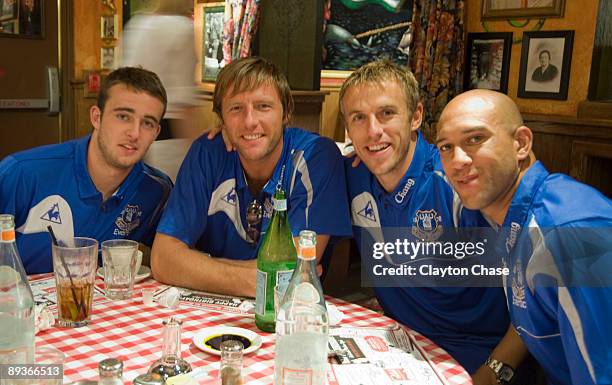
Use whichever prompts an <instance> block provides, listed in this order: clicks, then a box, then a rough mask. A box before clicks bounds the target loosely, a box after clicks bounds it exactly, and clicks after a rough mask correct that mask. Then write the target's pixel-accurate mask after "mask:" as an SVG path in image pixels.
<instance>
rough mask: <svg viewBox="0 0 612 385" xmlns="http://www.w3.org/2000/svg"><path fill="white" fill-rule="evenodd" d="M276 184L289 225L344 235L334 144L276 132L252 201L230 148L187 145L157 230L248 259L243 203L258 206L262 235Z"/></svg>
mask: <svg viewBox="0 0 612 385" xmlns="http://www.w3.org/2000/svg"><path fill="white" fill-rule="evenodd" d="M277 185H280V186H282V188H283V189H284V190H285V192H286V194H287V210H288V214H289V225H290V226H291V230H292V232H293V235H294V236H297V235H298V234H299V232H300V231H301V230H304V229H308V230H313V231H315V232H316V233H317V234H327V235H331V236H332V238H331V239H330V244H331V243H333V240H334V238H335V237H345V236H350V234H351V226H350V219H349V214H348V204H347V202H346V199H345V197H346V186H345V183H344V168H343V166H342V157H341V155H340V152H339V150H338V148H337V147H336V144H335V143H334V142H332V141H331V140H329V139H327V138H323V137H319V136H318V135H315V134H313V133H310V132H306V131H304V130H301V129H298V128H286V129H284V132H283V151H282V154H281V158H280V160H279V162H278V163H277V165H276V167H275V169H274V172H273V174H272V177H271V178H270V180H269V181H268V182H267V183H266V185H265V186H264V188H263V191H262V193H261V196H259V197H253V196H252V195H251V192H250V190H249V188H248V186H247V182H246V179H245V175H244V171H243V169H242V165H241V163H240V159H239V157H238V153H237V152H235V151H232V152H227V151H226V149H225V145H224V144H223V139H222V138H221V137H220V136H217V137H216V138H215V139H213V140H209V139H207V138H206V136H202V137H200V138H198V139H197V140H196V141H194V142H193V144H192V146H191V148H190V149H189V152H188V153H187V156H186V157H185V160H184V161H183V164H182V165H181V169H180V171H179V174H178V176H177V179H176V186H175V188H174V190H173V191H172V194H171V195H170V199H169V200H168V207H167V208H166V210H165V211H164V214H163V216H162V219H161V222H160V224H159V227H158V229H157V231H158V232H160V233H163V234H166V235H170V236H172V237H174V238H176V239H179V240H181V241H182V242H184V243H185V244H187V245H188V246H189V247H190V248H195V249H197V250H200V251H204V252H207V253H209V254H210V255H212V256H215V257H223V258H229V259H241V260H246V259H253V258H256V257H257V248H256V247H253V246H251V245H250V244H249V243H248V241H247V239H248V238H247V234H246V229H247V221H246V209H247V205H248V204H249V203H250V202H252V201H253V199H254V198H255V199H257V200H258V201H259V202H260V203H262V206H263V209H264V212H263V221H262V225H261V226H262V235H261V236H260V237H259V241H260V242H261V239H262V238H263V234H264V233H265V230H266V229H267V226H268V224H269V221H270V218H271V216H272V203H271V197H272V196H273V195H274V191H275V189H276V186H277Z"/></svg>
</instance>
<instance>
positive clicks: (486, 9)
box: [482, 0, 565, 20]
mask: <svg viewBox="0 0 612 385" xmlns="http://www.w3.org/2000/svg"><path fill="white" fill-rule="evenodd" d="M564 12H565V0H483V2H482V19H483V20H490V19H521V18H530V17H563V13H564Z"/></svg>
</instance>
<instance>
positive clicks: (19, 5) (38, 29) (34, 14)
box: [0, 0, 44, 38]
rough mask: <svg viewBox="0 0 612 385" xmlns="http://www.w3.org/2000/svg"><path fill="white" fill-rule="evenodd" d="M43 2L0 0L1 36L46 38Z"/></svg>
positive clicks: (36, 0)
mask: <svg viewBox="0 0 612 385" xmlns="http://www.w3.org/2000/svg"><path fill="white" fill-rule="evenodd" d="M43 16H44V13H43V2H42V1H41V0H0V36H5V37H25V38H43V37H44V23H43V20H44V17H43Z"/></svg>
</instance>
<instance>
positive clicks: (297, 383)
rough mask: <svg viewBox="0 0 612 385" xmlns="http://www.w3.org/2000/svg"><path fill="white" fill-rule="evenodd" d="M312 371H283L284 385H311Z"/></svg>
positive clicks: (285, 369) (284, 369) (283, 369)
mask: <svg viewBox="0 0 612 385" xmlns="http://www.w3.org/2000/svg"><path fill="white" fill-rule="evenodd" d="M312 377H313V370H312V369H290V368H282V369H281V384H282V385H310V384H312V379H313V378H312Z"/></svg>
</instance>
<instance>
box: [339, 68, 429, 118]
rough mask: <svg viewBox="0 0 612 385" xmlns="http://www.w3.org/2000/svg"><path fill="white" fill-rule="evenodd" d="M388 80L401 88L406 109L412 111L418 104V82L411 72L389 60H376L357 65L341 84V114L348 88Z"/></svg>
mask: <svg viewBox="0 0 612 385" xmlns="http://www.w3.org/2000/svg"><path fill="white" fill-rule="evenodd" d="M390 80H393V81H395V82H396V83H397V84H398V85H399V86H400V87H401V88H402V90H403V91H404V96H405V97H406V103H407V104H408V110H409V111H410V112H411V113H413V112H414V111H415V110H416V108H417V105H418V104H419V84H418V83H417V81H416V79H415V77H414V75H413V74H412V72H411V71H410V70H408V69H405V68H403V67H400V66H399V65H397V64H395V63H393V62H392V61H390V60H377V61H373V62H371V63H368V64H365V65H363V66H361V67H359V68H358V69H357V70H355V71H354V72H353V73H352V74H351V76H349V77H348V78H347V79H346V80H345V81H344V83H343V84H342V87H341V88H340V102H339V103H340V112H342V115H343V116H344V111H343V107H342V100H343V99H344V96H345V95H346V92H347V91H348V90H349V88H351V87H358V86H362V85H364V84H367V83H376V84H382V83H383V82H385V81H390Z"/></svg>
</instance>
